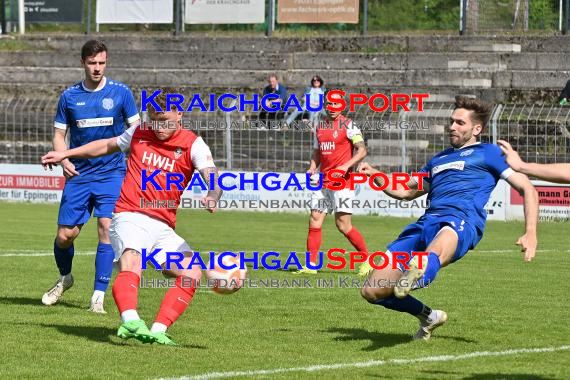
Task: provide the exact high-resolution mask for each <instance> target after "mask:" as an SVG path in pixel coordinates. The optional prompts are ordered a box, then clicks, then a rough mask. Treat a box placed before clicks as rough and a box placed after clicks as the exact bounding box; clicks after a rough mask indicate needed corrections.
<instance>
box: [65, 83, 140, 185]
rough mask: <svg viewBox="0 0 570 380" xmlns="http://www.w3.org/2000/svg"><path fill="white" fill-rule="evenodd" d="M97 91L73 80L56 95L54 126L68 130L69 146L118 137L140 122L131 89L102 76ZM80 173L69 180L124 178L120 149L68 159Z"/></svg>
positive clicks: (123, 163)
mask: <svg viewBox="0 0 570 380" xmlns="http://www.w3.org/2000/svg"><path fill="white" fill-rule="evenodd" d="M103 80H104V81H105V83H104V84H103V87H102V88H101V89H99V90H97V91H92V90H89V89H87V88H85V87H84V86H83V82H79V83H76V84H75V85H73V86H71V87H69V88H68V89H67V90H65V91H64V92H63V93H62V94H61V97H60V98H59V103H58V106H57V114H56V116H55V123H54V127H55V128H59V129H69V131H68V135H69V137H70V144H69V147H70V148H76V147H78V146H82V145H85V144H87V143H90V142H91V141H95V140H99V139H106V138H110V137H115V136H120V135H121V134H122V133H123V132H124V131H125V122H127V123H128V124H129V125H135V124H137V123H139V120H140V119H139V114H138V109H137V105H136V103H135V99H134V97H133V94H132V93H131V90H130V89H129V88H128V87H127V86H126V85H124V84H123V83H121V82H117V81H114V80H112V79H109V78H103ZM70 160H71V162H72V163H73V164H74V165H75V169H76V170H77V171H78V172H79V174H80V175H79V176H76V177H72V178H71V179H69V180H68V181H73V182H91V181H96V180H98V179H102V178H109V177H124V175H125V171H126V166H125V156H124V154H123V153H122V152H119V153H114V154H110V155H107V156H103V157H98V158H91V159H74V158H72V159H70Z"/></svg>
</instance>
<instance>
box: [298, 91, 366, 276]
mask: <svg viewBox="0 0 570 380" xmlns="http://www.w3.org/2000/svg"><path fill="white" fill-rule="evenodd" d="M331 97H332V98H333V100H334V99H342V97H341V95H340V94H333V95H332V96H331ZM325 99H327V103H326V106H328V105H332V106H333V107H338V106H340V104H339V103H334V102H330V101H329V100H328V98H327V96H325ZM327 115H328V120H326V121H325V122H321V123H319V125H318V126H317V128H316V129H315V138H314V145H313V148H314V149H313V154H312V157H311V165H310V167H309V170H307V173H311V174H312V175H313V176H312V178H314V177H315V174H316V173H318V172H317V168H318V167H319V166H320V173H323V186H322V189H321V190H318V191H315V192H314V193H313V194H312V196H311V216H310V219H309V234H308V237H307V251H308V252H310V263H311V264H312V265H313V266H314V265H316V262H317V255H318V254H319V249H320V247H321V241H322V230H321V228H322V225H323V222H324V221H325V218H326V216H327V214H328V213H332V212H333V211H334V213H335V223H336V227H337V228H338V230H339V231H340V232H341V233H342V234H343V235H344V236H346V238H347V239H348V240H349V241H350V243H351V244H352V245H353V246H354V248H356V249H357V250H358V251H359V252H363V253H365V254H366V255H368V248H367V247H366V242H365V241H364V238H363V237H362V235H361V234H360V232H359V231H358V230H357V229H356V227H354V226H353V225H352V207H351V203H352V200H353V199H354V196H355V194H354V190H350V189H349V188H344V189H342V190H331V189H330V188H329V186H330V185H334V184H335V183H334V181H331V180H330V179H329V178H328V172H329V171H330V170H333V169H336V170H341V171H343V172H345V175H344V178H345V180H347V186H348V179H349V176H350V173H351V172H352V166H354V165H355V164H357V163H358V162H360V161H361V160H362V159H363V158H364V157H366V147H365V145H364V138H363V137H362V133H361V132H360V130H359V129H358V128H357V127H356V126H354V125H353V124H352V121H351V120H350V119H347V118H346V117H344V116H343V115H342V114H341V111H331V110H328V109H327ZM355 150H356V151H355ZM311 181H313V180H311ZM336 184H337V185H338V183H336ZM370 269H371V267H370V265H369V264H367V263H366V264H362V265H361V267H360V270H359V274H361V275H366V274H367V273H368V272H369V271H370ZM295 273H296V274H302V273H308V274H315V273H317V271H316V270H315V269H309V268H304V269H301V270H300V271H297V272H295Z"/></svg>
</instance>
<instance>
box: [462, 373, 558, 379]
mask: <svg viewBox="0 0 570 380" xmlns="http://www.w3.org/2000/svg"><path fill="white" fill-rule="evenodd" d="M462 379H463V380H554V379H555V378H553V377H547V376H537V375H530V374H525V373H476V374H473V375H470V376H467V377H464V378H462Z"/></svg>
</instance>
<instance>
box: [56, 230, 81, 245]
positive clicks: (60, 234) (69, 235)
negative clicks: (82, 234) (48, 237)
mask: <svg viewBox="0 0 570 380" xmlns="http://www.w3.org/2000/svg"><path fill="white" fill-rule="evenodd" d="M79 231H80V230H79V228H78V227H71V228H62V227H60V228H58V229H57V237H56V240H57V245H58V246H59V247H60V248H67V247H69V246H70V245H71V244H73V241H74V240H75V238H76V237H77V236H78V235H79Z"/></svg>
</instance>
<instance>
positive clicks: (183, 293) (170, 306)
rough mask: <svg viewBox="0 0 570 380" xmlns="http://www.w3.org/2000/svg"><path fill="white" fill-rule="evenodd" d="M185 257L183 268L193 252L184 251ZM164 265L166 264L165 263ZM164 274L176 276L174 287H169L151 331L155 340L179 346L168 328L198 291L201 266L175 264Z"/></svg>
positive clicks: (189, 260)
mask: <svg viewBox="0 0 570 380" xmlns="http://www.w3.org/2000/svg"><path fill="white" fill-rule="evenodd" d="M183 254H184V259H183V260H182V262H181V266H182V268H188V267H189V265H190V262H191V261H192V252H190V251H186V252H183ZM163 267H164V264H163ZM163 274H164V275H165V276H166V277H170V278H176V281H175V282H174V285H175V286H174V287H173V288H170V289H168V291H167V292H166V294H165V295H164V298H163V299H162V303H161V304H160V309H159V310H158V314H157V315H156V318H155V320H154V323H153V324H152V327H151V330H150V331H151V333H152V335H153V337H154V342H155V343H158V344H164V345H167V346H177V345H178V344H177V343H176V342H175V341H174V340H172V338H171V336H170V335H169V334H167V333H166V330H167V329H168V328H169V327H170V326H171V325H172V324H173V323H174V322H176V320H177V319H178V318H179V317H180V316H181V315H182V314H183V313H184V311H186V308H187V307H188V305H190V302H192V298H194V294H195V293H196V285H197V284H198V282H199V281H200V278H201V277H202V272H201V270H200V267H192V268H190V269H178V268H175V267H174V266H173V267H172V268H171V269H165V270H164V271H163Z"/></svg>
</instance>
